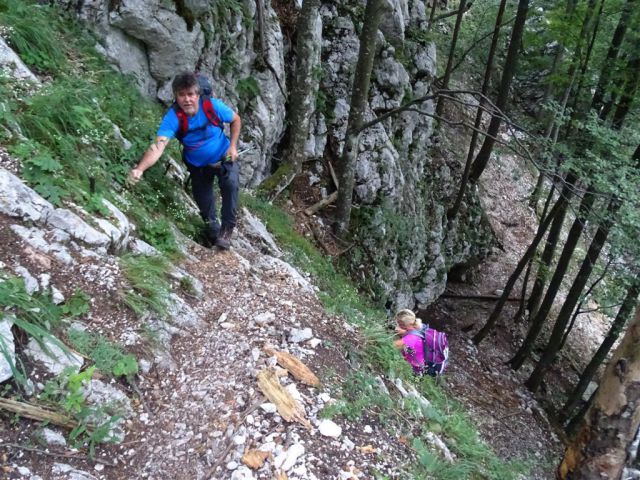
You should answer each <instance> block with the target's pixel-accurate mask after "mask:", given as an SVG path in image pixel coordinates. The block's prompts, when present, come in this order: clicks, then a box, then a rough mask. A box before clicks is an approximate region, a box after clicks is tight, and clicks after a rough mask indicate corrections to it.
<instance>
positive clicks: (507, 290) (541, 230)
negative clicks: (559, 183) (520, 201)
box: [473, 202, 562, 345]
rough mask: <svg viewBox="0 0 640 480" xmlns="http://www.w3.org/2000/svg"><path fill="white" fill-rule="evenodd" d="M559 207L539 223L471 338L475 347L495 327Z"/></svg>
mask: <svg viewBox="0 0 640 480" xmlns="http://www.w3.org/2000/svg"><path fill="white" fill-rule="evenodd" d="M561 207H562V203H561V202H556V203H555V205H554V206H553V208H552V209H551V211H550V212H549V215H548V216H547V218H545V219H544V220H543V221H542V222H540V225H539V226H538V231H537V232H536V236H535V237H534V238H533V241H532V242H531V245H529V247H528V248H527V250H526V251H525V252H524V255H522V258H521V259H520V261H519V262H518V265H516V268H515V269H514V270H513V272H512V273H511V275H510V276H509V279H508V280H507V284H506V285H505V287H504V290H503V292H502V295H501V296H500V300H498V302H497V303H496V306H495V307H494V309H493V312H491V315H489V318H488V319H487V321H486V323H485V324H484V326H483V327H482V328H481V329H480V330H479V331H478V333H476V334H475V336H474V337H473V343H475V344H476V345H478V344H479V343H480V342H481V341H482V340H484V338H485V337H486V336H487V335H488V334H489V332H490V331H491V330H492V329H493V327H494V326H495V324H496V322H497V321H498V317H499V316H500V313H501V312H502V309H503V308H504V305H505V304H506V303H507V299H508V298H509V295H510V294H511V290H513V287H514V286H515V284H516V281H517V280H518V277H520V274H521V273H522V270H524V267H526V266H527V263H529V260H531V258H532V257H533V255H534V254H535V252H536V250H537V248H538V244H539V243H540V241H541V240H542V237H544V234H545V232H546V231H547V228H549V224H550V223H551V221H552V220H553V218H554V217H555V216H556V215H557V214H558V211H559V210H560V208H561Z"/></svg>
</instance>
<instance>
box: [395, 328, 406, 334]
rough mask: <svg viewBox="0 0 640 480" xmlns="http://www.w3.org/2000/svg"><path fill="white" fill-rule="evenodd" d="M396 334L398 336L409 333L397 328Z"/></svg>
mask: <svg viewBox="0 0 640 480" xmlns="http://www.w3.org/2000/svg"><path fill="white" fill-rule="evenodd" d="M396 333H397V334H398V335H404V334H406V333H407V331H406V330H405V329H404V328H400V327H396Z"/></svg>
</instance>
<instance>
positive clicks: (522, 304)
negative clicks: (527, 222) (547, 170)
mask: <svg viewBox="0 0 640 480" xmlns="http://www.w3.org/2000/svg"><path fill="white" fill-rule="evenodd" d="M555 189H556V188H555V185H553V186H552V187H551V190H549V195H547V200H546V202H544V208H543V209H542V215H541V218H546V216H547V212H548V211H549V205H551V201H552V200H553V193H554V192H555ZM536 251H537V248H536ZM535 261H536V258H535V254H534V256H533V257H531V260H529V263H528V264H527V271H526V272H525V273H524V279H523V280H522V290H521V292H520V303H519V305H518V311H517V312H516V314H515V316H514V318H515V319H516V321H518V320H521V319H523V318H524V311H525V305H526V304H527V302H526V299H527V288H529V276H530V275H531V270H532V269H533V263H534V262H535Z"/></svg>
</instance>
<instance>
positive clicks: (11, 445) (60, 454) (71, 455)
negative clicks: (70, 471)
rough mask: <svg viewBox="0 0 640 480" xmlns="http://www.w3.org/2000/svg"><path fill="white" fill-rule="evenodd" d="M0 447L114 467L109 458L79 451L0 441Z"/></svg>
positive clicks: (114, 464)
mask: <svg viewBox="0 0 640 480" xmlns="http://www.w3.org/2000/svg"><path fill="white" fill-rule="evenodd" d="M0 447H4V448H15V449H18V450H24V451H26V452H34V453H39V454H42V455H47V456H49V457H56V458H76V459H78V458H79V459H82V460H89V461H92V462H96V463H103V464H105V465H108V466H110V467H115V466H116V463H115V462H112V461H111V460H107V459H105V458H102V457H101V458H99V459H96V458H90V457H88V456H87V455H82V454H79V453H74V452H66V453H65V452H49V451H47V450H40V449H39V448H31V447H26V446H24V445H18V444H15V443H0Z"/></svg>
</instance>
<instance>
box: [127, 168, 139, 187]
mask: <svg viewBox="0 0 640 480" xmlns="http://www.w3.org/2000/svg"><path fill="white" fill-rule="evenodd" d="M141 178H142V170H140V169H139V168H132V169H131V171H130V172H129V176H128V177H127V183H128V184H129V185H135V184H136V183H138V182H139V181H140V179H141Z"/></svg>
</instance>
